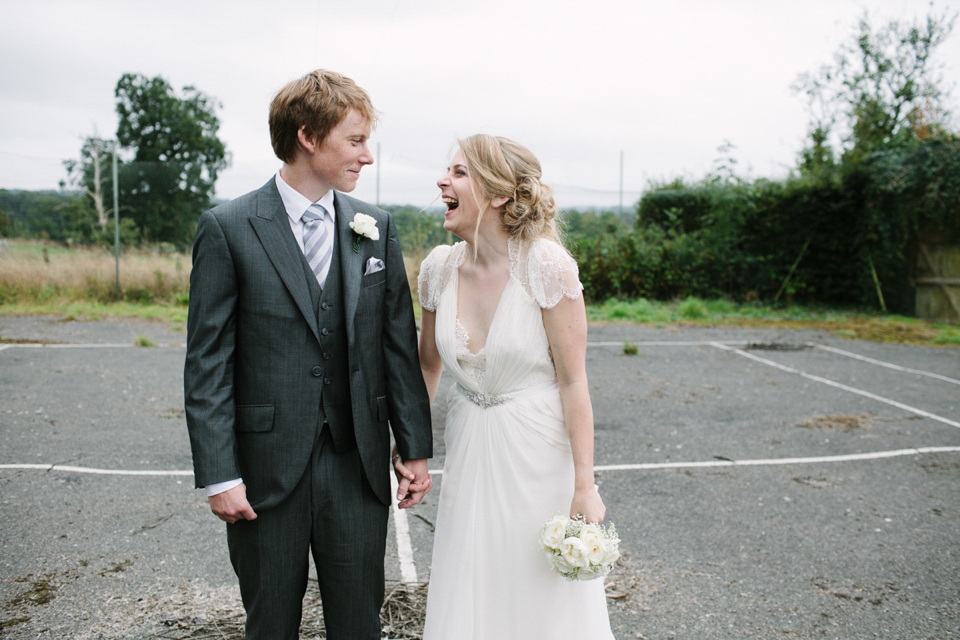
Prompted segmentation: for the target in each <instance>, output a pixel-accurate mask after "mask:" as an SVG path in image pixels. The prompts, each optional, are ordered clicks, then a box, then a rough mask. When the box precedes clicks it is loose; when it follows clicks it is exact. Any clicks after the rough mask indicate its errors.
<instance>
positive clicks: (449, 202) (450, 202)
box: [443, 198, 460, 211]
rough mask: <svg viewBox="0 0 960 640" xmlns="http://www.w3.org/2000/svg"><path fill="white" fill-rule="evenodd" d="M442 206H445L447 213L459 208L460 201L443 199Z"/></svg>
mask: <svg viewBox="0 0 960 640" xmlns="http://www.w3.org/2000/svg"><path fill="white" fill-rule="evenodd" d="M443 204H445V205H447V211H453V210H454V209H456V208H457V207H459V206H460V201H459V200H456V199H455V198H444V199H443Z"/></svg>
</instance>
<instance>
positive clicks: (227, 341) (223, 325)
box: [183, 211, 241, 487]
mask: <svg viewBox="0 0 960 640" xmlns="http://www.w3.org/2000/svg"><path fill="white" fill-rule="evenodd" d="M237 300H238V296H237V275H236V270H235V268H234V264H233V258H232V256H231V254H230V248H229V246H228V244H227V240H226V237H225V236H224V232H223V229H222V228H221V226H220V223H219V221H218V220H217V218H216V217H215V216H214V215H213V214H212V213H211V212H209V211H208V212H206V213H204V214H203V215H202V216H201V217H200V221H199V222H198V223H197V239H196V242H195V243H194V246H193V269H192V270H191V272H190V306H189V314H188V316H187V356H186V361H185V363H184V372H183V386H184V394H183V395H184V408H185V412H186V418H187V430H188V432H189V435H190V447H191V450H192V452H193V468H194V479H195V482H196V486H197V487H204V486H207V485H209V484H215V483H218V482H224V481H228V480H233V479H236V478H239V477H240V475H241V474H240V468H239V462H238V456H237V441H236V435H235V432H234V415H235V412H234V402H233V393H234V391H233V363H234V350H235V346H236V317H237V314H236V311H237Z"/></svg>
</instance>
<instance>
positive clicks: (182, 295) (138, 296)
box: [0, 242, 427, 305]
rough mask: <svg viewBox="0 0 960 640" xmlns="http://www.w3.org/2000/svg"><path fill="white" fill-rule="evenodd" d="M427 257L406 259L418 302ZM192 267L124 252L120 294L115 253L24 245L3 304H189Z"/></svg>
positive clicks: (4, 266)
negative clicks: (422, 269)
mask: <svg viewBox="0 0 960 640" xmlns="http://www.w3.org/2000/svg"><path fill="white" fill-rule="evenodd" d="M44 250H46V259H45V258H44ZM422 253H423V255H419V254H418V255H410V256H404V260H403V262H404V267H405V268H406V272H407V282H408V284H409V285H410V291H411V293H412V294H413V299H414V303H415V304H416V299H417V274H418V273H419V270H420V263H421V262H422V261H423V258H424V257H426V254H427V251H423V252H422ZM190 266H191V260H190V256H189V255H188V254H176V253H175V254H163V255H158V254H157V253H156V252H151V251H139V252H127V253H124V254H123V255H121V256H120V291H119V293H118V292H117V288H116V275H115V265H114V257H113V254H111V253H108V252H106V251H104V250H103V249H95V248H74V249H64V248H62V247H58V246H54V245H44V244H40V243H27V242H20V243H15V244H10V245H9V250H6V251H0V304H35V303H47V302H57V301H62V302H75V301H87V302H99V303H104V304H108V303H112V302H119V301H125V302H141V303H155V304H181V305H185V304H186V302H187V300H188V296H189V291H190Z"/></svg>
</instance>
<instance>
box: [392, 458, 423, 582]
mask: <svg viewBox="0 0 960 640" xmlns="http://www.w3.org/2000/svg"><path fill="white" fill-rule="evenodd" d="M398 486H399V485H397V476H396V475H395V474H394V473H391V474H390V495H391V496H392V497H391V498H390V502H391V503H392V506H391V507H390V510H391V511H392V512H393V528H394V531H395V532H396V536H397V556H398V557H399V558H400V581H401V582H407V583H410V582H418V580H417V565H416V564H415V563H414V561H413V545H412V544H411V543H410V523H409V522H408V521H407V512H406V511H405V510H403V509H401V508H399V507H398V506H397V501H396V495H397V488H398Z"/></svg>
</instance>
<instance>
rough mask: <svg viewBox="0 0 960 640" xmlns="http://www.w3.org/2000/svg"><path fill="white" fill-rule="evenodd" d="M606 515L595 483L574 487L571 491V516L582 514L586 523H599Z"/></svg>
mask: <svg viewBox="0 0 960 640" xmlns="http://www.w3.org/2000/svg"><path fill="white" fill-rule="evenodd" d="M606 515H607V508H606V507H605V506H604V504H603V500H602V499H601V498H600V492H599V491H598V490H597V487H596V485H592V486H590V487H589V488H583V489H576V490H575V491H574V492H573V502H571V503H570V517H571V518H577V517H578V516H583V518H584V519H585V520H586V521H587V523H600V522H603V518H604V517H605V516H606Z"/></svg>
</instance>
